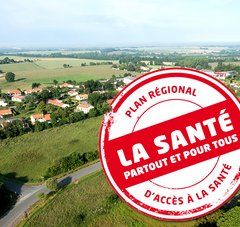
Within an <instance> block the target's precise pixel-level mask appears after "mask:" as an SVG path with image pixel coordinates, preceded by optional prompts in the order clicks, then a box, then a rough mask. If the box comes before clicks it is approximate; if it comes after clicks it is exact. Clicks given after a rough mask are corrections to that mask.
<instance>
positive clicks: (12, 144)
mask: <svg viewBox="0 0 240 227" xmlns="http://www.w3.org/2000/svg"><path fill="white" fill-rule="evenodd" d="M101 120H102V117H97V118H91V119H87V120H85V121H80V122H77V123H74V124H71V125H64V126H61V127H58V128H51V129H48V130H44V131H42V132H34V133H29V134H25V135H22V136H19V137H16V138H11V139H6V140H3V141H0V160H1V162H0V172H1V173H3V174H9V173H11V174H12V175H15V173H16V176H17V177H22V178H27V180H28V181H37V180H39V179H40V178H41V176H43V174H44V172H45V171H46V169H47V168H48V167H49V166H51V165H52V164H53V163H54V161H55V160H57V159H59V158H60V157H63V156H66V155H68V154H70V153H72V152H75V151H76V152H79V153H83V152H89V151H95V150H97V141H98V139H97V138H98V131H99V128H100V123H101Z"/></svg>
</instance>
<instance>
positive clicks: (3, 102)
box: [0, 99, 7, 107]
mask: <svg viewBox="0 0 240 227" xmlns="http://www.w3.org/2000/svg"><path fill="white" fill-rule="evenodd" d="M0 106H2V107H6V106H7V103H6V102H5V100H4V99H0Z"/></svg>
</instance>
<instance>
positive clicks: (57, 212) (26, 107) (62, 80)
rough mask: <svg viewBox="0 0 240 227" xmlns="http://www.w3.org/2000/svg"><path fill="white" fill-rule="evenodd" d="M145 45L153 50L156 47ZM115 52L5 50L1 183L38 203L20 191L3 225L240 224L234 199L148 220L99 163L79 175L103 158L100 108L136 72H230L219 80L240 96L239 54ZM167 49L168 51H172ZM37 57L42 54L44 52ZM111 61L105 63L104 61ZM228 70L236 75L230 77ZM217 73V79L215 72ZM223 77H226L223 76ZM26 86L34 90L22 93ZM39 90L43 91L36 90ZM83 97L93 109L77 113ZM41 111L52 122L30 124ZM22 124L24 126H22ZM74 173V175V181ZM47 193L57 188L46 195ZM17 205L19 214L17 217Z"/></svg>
mask: <svg viewBox="0 0 240 227" xmlns="http://www.w3.org/2000/svg"><path fill="white" fill-rule="evenodd" d="M147 50H148V51H149V54H151V51H152V49H151V48H150V49H147ZM115 51H116V52H119V50H115ZM115 51H113V50H111V52H107V54H106V53H104V52H102V54H101V55H100V56H99V54H97V55H98V56H97V57H96V56H94V55H93V56H92V54H93V53H92V52H91V54H90V56H91V58H90V57H89V59H84V58H82V55H84V56H85V55H86V52H77V54H78V55H79V54H80V56H79V58H77V57H75V56H74V57H73V56H72V53H71V52H64V53H65V54H66V56H61V55H62V54H60V53H59V52H55V54H54V55H57V56H58V55H59V54H60V56H61V57H52V54H53V53H54V52H50V53H49V52H48V51H46V52H44V51H41V52H40V53H39V52H33V53H32V52H30V51H29V52H27V53H25V52H24V53H21V52H20V53H18V54H19V55H16V53H14V54H13V55H9V53H8V55H2V57H1V59H2V61H3V62H6V61H7V62H8V61H10V62H11V63H7V64H0V70H1V71H2V74H1V75H2V77H1V87H0V89H1V97H2V100H6V101H5V102H6V103H7V106H10V108H11V109H12V110H14V113H13V116H11V117H10V118H8V117H3V118H2V119H1V124H2V129H1V133H2V139H1V141H0V160H1V163H0V173H1V176H2V177H1V178H2V179H3V181H5V180H8V181H12V182H15V183H14V185H15V184H16V185H18V184H20V185H22V184H25V185H26V189H25V190H26V191H25V190H23V191H22V193H23V195H22V196H23V198H24V195H25V193H26V194H27V195H28V193H29V192H28V190H30V191H31V190H33V192H34V194H32V195H30V194H29V196H30V197H29V198H32V199H34V200H36V201H37V203H32V202H30V200H28V199H26V201H25V200H23V201H22V202H21V195H20V196H19V198H18V200H19V202H18V200H17V201H15V202H14V201H12V203H13V204H14V203H16V205H11V202H10V201H11V200H9V202H10V204H9V206H8V207H11V206H13V207H14V209H13V210H12V212H13V213H11V208H10V212H9V216H10V215H11V216H10V220H8V221H6V223H11V220H14V222H16V224H18V225H19V226H39V225H40V226H59V225H62V226H102V225H103V226H169V227H171V226H209V225H211V226H228V225H229V224H227V223H236V221H237V222H238V219H235V218H234V220H232V219H231V217H235V215H236V213H238V209H239V202H238V200H237V199H235V200H234V202H232V204H231V206H230V205H229V206H226V207H224V208H222V210H219V211H217V212H215V213H213V214H210V215H208V216H207V217H205V218H200V219H196V220H193V221H188V222H180V223H177V222H164V221H159V220H155V219H152V218H150V217H146V216H145V215H143V214H141V213H139V212H137V211H135V210H132V209H131V208H129V207H128V206H127V205H126V204H125V203H124V202H122V200H121V199H120V198H119V197H118V196H117V195H116V194H115V193H114V192H113V191H112V189H111V187H110V186H109V184H108V183H107V181H106V180H105V177H104V175H103V173H102V171H101V170H100V168H96V169H95V168H94V169H93V170H91V171H90V172H89V175H86V176H84V177H83V178H80V179H78V178H76V176H78V174H81V171H84V169H85V168H90V166H91V165H95V164H94V163H97V162H98V161H99V159H98V155H97V153H98V151H97V150H98V145H97V144H98V137H99V129H100V126H101V122H102V119H103V113H104V112H105V111H106V110H107V109H108V105H109V104H108V100H110V99H111V98H113V97H114V95H116V94H117V92H118V90H119V89H121V88H122V87H123V86H124V85H125V84H127V83H129V82H130V81H132V80H134V78H135V77H136V75H140V74H143V73H145V72H148V71H150V70H156V69H161V68H167V67H179V66H184V67H191V68H198V69H200V70H208V72H214V71H215V72H216V71H220V70H222V71H226V76H225V78H224V79H222V78H218V79H220V80H222V81H223V82H224V83H225V84H226V85H227V86H229V87H230V89H232V90H233V91H234V92H235V93H236V94H240V91H239V88H240V86H239V84H240V82H239V77H238V73H239V71H240V68H239V60H238V57H232V56H229V55H227V56H225V57H222V52H217V53H215V52H214V51H215V50H212V51H213V52H211V54H214V57H211V58H209V59H207V58H205V57H202V55H201V54H198V55H197V56H196V55H195V54H192V53H189V52H188V51H189V49H188V50H187V52H186V53H185V54H187V56H184V55H183V56H181V57H179V56H175V55H172V54H170V55H169V54H167V55H166V56H163V57H161V58H162V59H161V60H159V59H158V58H156V57H153V58H152V57H146V56H145V51H146V49H145V50H144V52H141V51H140V50H137V54H134V55H132V54H131V53H129V52H128V51H126V50H122V51H121V55H120V56H118V54H116V53H115ZM168 51H169V52H170V53H171V48H170V49H168ZM172 51H173V50H172ZM74 53H75V52H74ZM97 53H99V51H98V52H97ZM39 54H40V55H41V56H42V57H39ZM49 54H50V55H49ZM87 54H89V53H88V52H87ZM23 55H24V56H23ZM170 56H171V57H170ZM219 57H221V58H222V60H221V61H219V60H216V59H217V58H219ZM106 58H107V60H102V59H106ZM165 58H166V61H165ZM169 58H170V59H171V62H170V61H169ZM228 71H231V73H229V74H227V73H228ZM9 72H12V73H13V74H14V75H15V76H14V77H15V78H14V81H12V82H8V81H7V80H6V75H7V73H9ZM224 75H225V74H224ZM216 76H217V77H218V74H217V73H216ZM220 76H222V74H219V77H220ZM35 86H36V88H35ZM16 89H17V90H19V91H21V95H22V96H23V97H25V99H24V100H23V101H21V102H18V101H13V100H14V99H13V98H14V97H15V96H14V95H13V96H12V100H11V97H9V95H8V92H9V91H11V90H16ZM29 89H30V91H31V92H33V93H31V94H25V95H24V93H25V91H29ZM34 89H38V90H36V91H37V93H35V90H34ZM46 89H48V90H46ZM72 93H73V94H74V96H72ZM75 93H76V94H75ZM81 95H82V96H84V95H85V96H86V98H84V100H83V101H80V104H81V102H85V103H89V105H90V106H89V107H90V109H88V110H85V109H84V110H83V111H88V112H81V111H80V112H76V110H77V108H78V103H79V101H78V100H77V96H79V97H82V96H81ZM85 96H84V97H85ZM49 97H54V98H56V100H60V101H59V102H60V104H61V105H60V104H59V105H60V106H58V107H54V106H53V104H52V105H51V104H50V103H48V99H49ZM64 105H66V106H67V108H65V106H64ZM91 105H92V106H93V109H91V108H92V107H91ZM1 109H2V110H4V109H6V107H1V108H0V111H1ZM39 113H42V114H43V116H45V115H44V114H46V113H50V116H51V122H50V121H46V122H42V123H41V122H39V123H38V122H35V123H33V122H31V121H32V117H33V116H35V115H36V114H38V115H39ZM4 122H9V123H8V124H10V125H9V126H5V123H4ZM19 124H20V125H22V127H24V130H20V129H19ZM29 124H30V125H29ZM31 124H32V125H31ZM14 127H15V128H14ZM88 166H89V167H88ZM75 175H76V176H75ZM69 176H71V178H72V176H73V178H72V180H70V182H69V183H67V185H66V186H64V187H63V188H58V189H54V188H52V187H53V186H49V182H51V185H53V184H54V181H56V180H57V179H59V182H60V181H61V179H62V177H63V178H64V177H65V178H66V179H68V177H69ZM71 178H70V179H71ZM75 178H76V179H77V180H73V179H75ZM45 184H46V185H47V186H45ZM68 184H69V185H68ZM7 185H8V184H7ZM14 185H10V186H9V185H8V186H7V188H8V189H9V190H13V191H14V190H19V189H17V188H18V186H14ZM39 185H40V186H39ZM28 187H30V188H31V189H30V188H28ZM47 188H48V189H47ZM20 190H21V189H20ZM46 190H47V191H46ZM48 190H51V191H52V192H51V193H49V191H48ZM33 192H32V193H33ZM46 192H48V193H46ZM9 196H10V195H9ZM236 198H237V197H236ZM79 201H81V202H79ZM28 202H30V204H31V206H27V207H28V209H27V210H25V209H23V210H22V211H21V209H22V208H19V207H21V206H22V204H25V203H28ZM24 206H25V205H24ZM8 209H9V208H8ZM15 210H17V211H18V212H20V213H21V215H20V216H18V215H16V211H15ZM3 217H4V216H3ZM7 217H8V215H7V216H6V218H7ZM3 220H4V219H3ZM39 223H41V224H39Z"/></svg>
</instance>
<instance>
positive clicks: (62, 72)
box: [0, 56, 124, 90]
mask: <svg viewBox="0 0 240 227" xmlns="http://www.w3.org/2000/svg"><path fill="white" fill-rule="evenodd" d="M1 58H4V57H3V56H2V57H0V59H1ZM14 59H16V60H18V59H22V58H21V57H20V58H19V57H14ZM32 59H33V62H26V63H21V64H18V63H15V64H7V65H2V66H1V70H3V71H4V72H14V73H15V74H16V76H17V80H16V81H15V82H13V83H12V84H11V85H9V84H8V83H6V82H5V79H4V78H1V75H0V82H1V88H2V89H3V90H7V89H17V88H23V89H27V88H30V87H31V85H32V83H33V82H39V83H41V84H43V85H45V86H47V85H50V84H52V81H53V80H58V81H59V82H63V81H67V80H69V79H71V80H76V81H78V82H81V81H86V80H90V79H94V80H97V79H106V78H110V77H111V76H112V75H113V74H116V70H114V69H112V68H111V66H110V65H101V66H86V67H83V66H81V64H82V63H86V64H89V63H90V62H96V63H97V62H104V61H101V60H89V59H72V58H60V59H59V58H37V59H36V58H32ZM63 64H69V65H71V66H72V67H71V68H63ZM117 74H119V75H123V74H124V71H118V72H117Z"/></svg>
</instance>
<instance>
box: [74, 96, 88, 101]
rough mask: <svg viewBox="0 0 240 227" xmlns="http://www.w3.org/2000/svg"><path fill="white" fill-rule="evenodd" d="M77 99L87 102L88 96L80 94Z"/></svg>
mask: <svg viewBox="0 0 240 227" xmlns="http://www.w3.org/2000/svg"><path fill="white" fill-rule="evenodd" d="M76 99H77V100H79V101H83V100H87V99H88V94H79V95H77V96H76Z"/></svg>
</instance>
